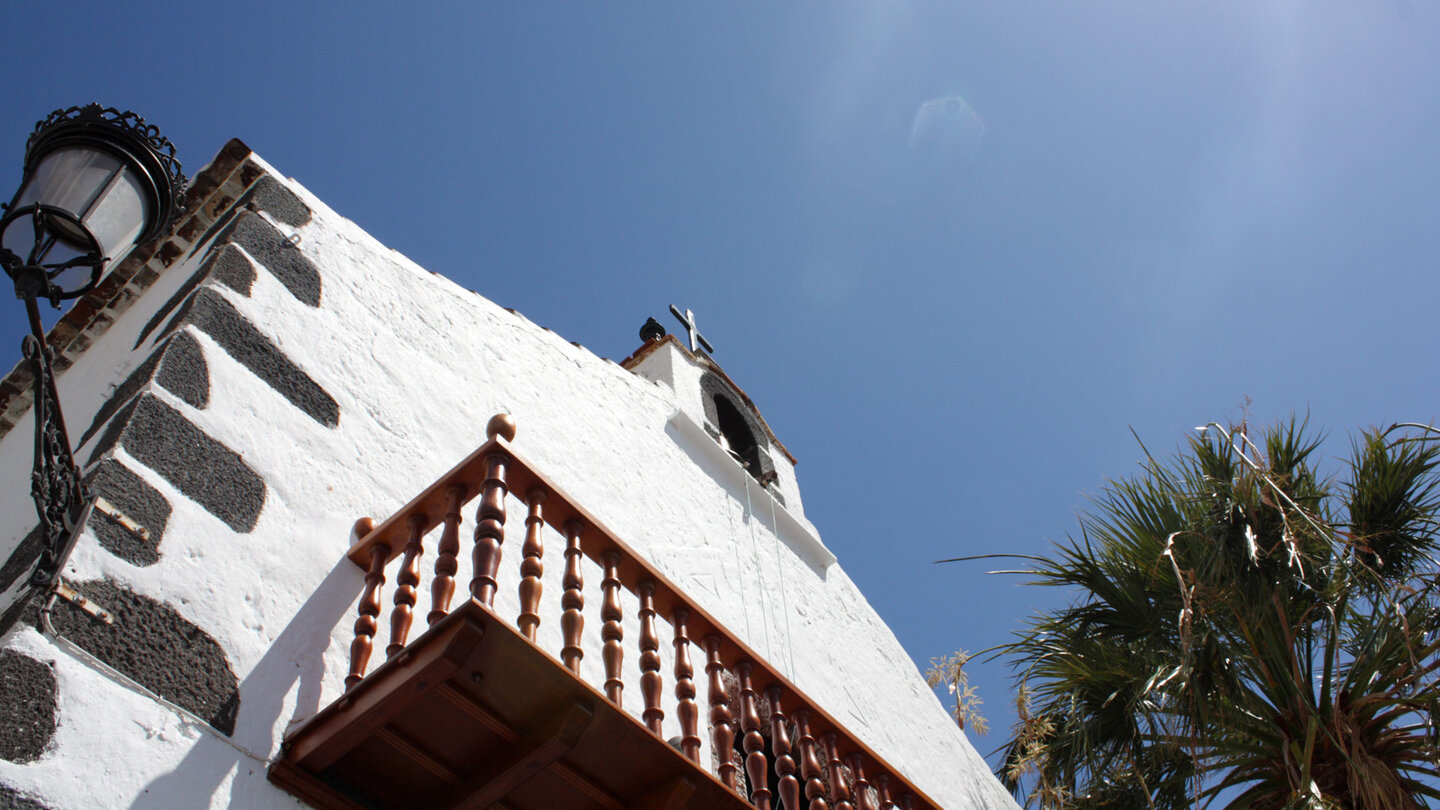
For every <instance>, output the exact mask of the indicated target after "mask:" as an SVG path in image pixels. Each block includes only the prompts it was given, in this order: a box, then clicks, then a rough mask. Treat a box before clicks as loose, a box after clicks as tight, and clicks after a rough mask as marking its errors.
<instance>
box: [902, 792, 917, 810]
mask: <svg viewBox="0 0 1440 810" xmlns="http://www.w3.org/2000/svg"><path fill="white" fill-rule="evenodd" d="M914 802H915V796H914V795H913V794H910V793H906V794H905V795H904V796H901V797H900V810H913V804H914Z"/></svg>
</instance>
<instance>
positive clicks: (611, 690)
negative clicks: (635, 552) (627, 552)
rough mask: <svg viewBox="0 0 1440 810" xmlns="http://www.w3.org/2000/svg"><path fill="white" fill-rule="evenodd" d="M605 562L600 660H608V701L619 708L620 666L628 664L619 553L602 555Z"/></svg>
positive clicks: (606, 692) (601, 586)
mask: <svg viewBox="0 0 1440 810" xmlns="http://www.w3.org/2000/svg"><path fill="white" fill-rule="evenodd" d="M601 559H603V560H604V561H605V578H604V579H602V580H600V594H601V596H600V598H601V601H600V621H601V622H602V624H601V625H600V638H601V639H602V640H603V641H604V642H605V643H604V646H602V647H601V648H600V656H601V657H602V658H604V659H605V697H608V698H610V702H611V703H614V704H615V705H616V706H619V705H620V697H621V693H622V692H623V691H624V689H625V682H624V681H621V680H620V665H621V664H622V663H623V662H624V660H625V647H624V646H622V645H621V643H620V642H621V641H623V640H624V638H625V629H624V628H623V627H621V626H620V618H621V613H620V552H618V551H616V550H615V549H613V548H612V549H610V550H609V551H607V552H605V553H604V554H603V555H601Z"/></svg>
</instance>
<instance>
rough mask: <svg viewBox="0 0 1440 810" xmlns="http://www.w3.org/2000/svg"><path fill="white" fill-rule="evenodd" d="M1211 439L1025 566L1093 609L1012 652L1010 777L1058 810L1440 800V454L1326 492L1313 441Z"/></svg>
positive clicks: (1148, 470) (1048, 623)
mask: <svg viewBox="0 0 1440 810" xmlns="http://www.w3.org/2000/svg"><path fill="white" fill-rule="evenodd" d="M1198 430H1199V432H1198V433H1197V434H1196V435H1195V436H1193V437H1192V438H1191V440H1190V441H1189V442H1188V445H1187V446H1186V447H1185V449H1184V450H1183V451H1182V452H1181V453H1179V454H1177V455H1176V456H1175V457H1174V458H1172V459H1170V460H1169V461H1167V462H1160V461H1157V460H1155V459H1154V458H1153V457H1151V456H1150V455H1149V453H1148V452H1146V461H1145V462H1144V464H1143V465H1142V471H1141V472H1140V473H1139V474H1138V475H1136V476H1134V477H1132V478H1129V479H1125V480H1120V481H1116V482H1111V483H1110V484H1108V485H1107V486H1106V488H1105V490H1104V492H1103V493H1102V494H1101V495H1100V496H1099V497H1098V498H1097V499H1096V500H1095V503H1094V507H1093V508H1092V509H1091V510H1090V511H1089V512H1088V513H1086V514H1083V515H1082V516H1081V518H1080V532H1079V537H1078V538H1075V537H1071V538H1068V539H1067V540H1066V541H1065V542H1064V543H1059V544H1057V547H1056V548H1055V550H1054V551H1053V553H1052V554H1050V555H1049V556H1046V557H1035V558H1027V559H1028V560H1029V564H1028V565H1027V566H1026V570H1027V572H1028V573H1029V574H1030V575H1032V577H1033V584H1037V585H1046V586H1053V587H1061V588H1067V589H1071V590H1072V591H1073V592H1074V594H1075V596H1074V599H1073V601H1072V602H1071V603H1070V605H1069V606H1067V607H1065V608H1062V609H1058V610H1050V611H1044V612H1041V613H1039V614H1038V615H1036V616H1034V617H1032V618H1031V619H1030V620H1029V622H1028V624H1027V626H1026V628H1025V629H1024V630H1023V631H1022V632H1021V633H1020V634H1019V636H1018V638H1017V640H1016V641H1014V642H1013V643H1011V644H1008V645H1006V647H1005V648H1004V649H1003V651H1002V652H1003V654H1006V655H1008V656H1009V657H1010V661H1011V664H1012V665H1013V666H1014V667H1015V668H1016V671H1017V680H1018V682H1019V687H1020V690H1019V691H1020V699H1019V716H1020V722H1019V724H1018V725H1017V727H1016V729H1015V732H1014V734H1013V735H1012V736H1011V739H1010V740H1009V741H1008V742H1007V743H1006V744H1005V745H1004V746H1003V747H1002V750H1003V751H1004V762H1003V764H1002V766H1001V768H1000V771H999V776H1000V777H1001V778H1002V779H1003V780H1004V781H1005V782H1006V784H1007V785H1008V786H1009V787H1010V788H1011V790H1012V791H1014V792H1015V793H1016V795H1017V797H1023V798H1024V799H1025V800H1026V801H1027V802H1028V803H1029V804H1031V805H1038V806H1040V807H1043V808H1101V807H1114V808H1147V807H1148V808H1180V807H1187V808H1188V807H1204V806H1209V805H1211V804H1219V805H1224V806H1228V807H1236V808H1257V809H1259V810H1269V808H1411V807H1423V806H1426V804H1425V803H1426V800H1427V799H1440V765H1437V753H1440V749H1437V742H1440V740H1437V726H1436V724H1435V720H1436V713H1437V709H1440V677H1437V668H1440V654H1437V653H1440V601H1437V588H1436V578H1437V574H1440V564H1437V562H1436V555H1435V552H1436V547H1437V542H1440V535H1437V525H1440V524H1437V522H1436V521H1437V519H1440V489H1437V484H1440V479H1437V463H1440V441H1436V439H1440V433H1437V432H1435V431H1432V430H1430V429H1429V428H1426V427H1424V426H1418V425H1404V426H1394V427H1391V428H1389V429H1386V430H1379V431H1370V432H1367V433H1364V434H1363V435H1362V436H1361V437H1360V438H1359V439H1358V440H1356V441H1355V442H1353V444H1352V447H1351V453H1350V457H1349V459H1348V460H1347V461H1346V462H1345V463H1344V464H1343V466H1342V469H1341V470H1340V472H1339V474H1338V475H1337V476H1336V477H1335V478H1325V477H1321V476H1320V475H1319V474H1318V473H1317V471H1316V463H1315V462H1314V460H1313V459H1314V458H1315V457H1317V453H1316V450H1317V447H1318V446H1319V441H1318V440H1317V439H1314V438H1311V437H1310V436H1308V435H1307V432H1306V429H1305V424H1304V423H1303V422H1299V421H1297V420H1294V419H1292V420H1290V421H1289V422H1288V423H1282V424H1280V425H1277V426H1275V427H1273V428H1270V429H1268V430H1266V431H1263V435H1261V436H1259V437H1258V438H1256V439H1252V437H1251V435H1250V433H1249V431H1248V429H1247V428H1246V426H1245V425H1244V424H1241V425H1240V426H1237V427H1222V426H1220V425H1209V426H1206V427H1204V428H1200V429H1198ZM1142 447H1143V446H1142Z"/></svg>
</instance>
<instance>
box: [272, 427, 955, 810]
mask: <svg viewBox="0 0 1440 810" xmlns="http://www.w3.org/2000/svg"><path fill="white" fill-rule="evenodd" d="M488 433H489V436H490V439H489V441H487V442H486V443H485V444H484V445H482V446H481V447H480V448H479V449H478V450H476V451H475V452H474V453H472V454H471V455H470V456H469V457H468V458H466V459H465V460H464V461H462V462H461V463H460V464H459V465H457V466H456V467H455V468H454V469H452V470H450V472H448V473H447V474H446V475H445V476H444V477H443V478H441V479H440V480H439V481H436V482H435V483H434V484H432V485H431V486H430V487H429V488H427V489H426V490H425V491H424V492H423V493H421V494H420V495H419V496H418V497H416V498H415V499H414V500H413V501H411V502H410V503H409V504H407V505H406V506H405V507H404V508H403V509H401V510H400V511H399V512H397V513H396V514H395V515H393V516H391V517H390V518H388V519H387V520H385V521H384V522H383V523H381V524H380V525H379V526H373V525H372V523H371V522H370V521H369V520H368V519H365V520H362V521H360V522H357V524H356V534H357V537H358V538H359V542H357V543H356V544H355V545H354V546H353V547H352V549H351V551H350V555H349V556H350V558H351V560H353V561H354V562H355V563H356V564H357V565H360V566H361V567H362V568H363V569H364V570H365V571H366V577H365V582H366V587H365V592H364V594H363V595H362V597H361V599H360V606H359V611H358V612H359V616H358V618H357V620H356V622H355V640H354V642H353V644H352V645H351V665H350V673H349V676H348V677H347V678H346V692H345V694H344V695H343V696H341V697H340V698H339V699H338V700H336V701H335V702H334V703H332V704H331V705H330V706H328V707H326V708H325V709H324V710H322V711H321V712H320V713H319V714H317V715H316V716H315V717H313V718H311V719H310V720H309V721H308V722H307V723H305V724H304V725H303V726H301V727H299V728H298V729H296V730H295V731H293V732H292V733H291V734H289V735H287V737H286V739H285V743H284V746H283V748H282V752H281V756H280V758H279V760H277V761H276V763H275V764H274V765H273V766H272V767H271V769H270V779H271V781H273V782H275V783H276V784H277V785H280V786H281V787H283V788H285V789H286V790H288V791H289V792H291V793H292V794H294V795H295V796H297V797H299V798H300V799H302V800H304V801H306V802H308V803H309V804H311V805H312V806H314V807H317V808H327V809H328V808H336V809H337V810H338V809H340V808H344V809H345V810H356V809H357V808H371V809H372V810H375V809H378V808H404V809H405V810H411V809H412V808H414V809H417V810H429V809H431V808H433V809H434V810H451V809H452V808H488V807H500V808H512V810H532V809H533V810H571V809H572V808H573V809H574V810H587V809H588V808H606V809H607V810H610V809H614V810H618V809H619V808H654V809H656V810H660V809H662V808H663V809H664V810H709V809H710V808H716V809H717V810H718V809H719V808H737V810H743V809H744V808H749V807H756V808H761V809H762V810H769V808H772V807H774V808H784V810H802V808H805V810H889V808H903V810H934V808H936V807H937V806H936V805H935V803H934V802H933V801H931V800H929V799H928V798H927V797H925V796H924V794H923V793H921V792H920V791H919V790H918V789H917V788H915V787H914V786H913V785H912V784H910V783H909V782H908V781H906V780H905V779H904V778H903V777H902V776H900V775H899V773H898V772H897V771H896V770H895V769H894V768H892V767H891V766H890V765H889V764H888V763H886V762H884V761H883V760H881V759H880V758H879V757H878V756H877V755H876V754H875V753H874V752H873V751H871V750H870V749H869V748H868V747H867V746H866V745H865V744H864V743H863V742H861V741H860V740H858V739H856V738H855V737H854V735H852V734H850V733H849V732H848V731H847V730H846V729H845V728H844V727H843V726H841V725H840V724H839V722H838V721H836V720H835V719H834V718H833V717H832V716H830V715H829V714H827V713H826V712H825V711H824V710H823V709H822V708H821V707H819V706H818V705H817V704H816V703H815V702H814V701H813V700H811V699H810V698H809V697H807V696H806V695H804V694H803V693H802V692H800V690H799V689H797V688H796V687H795V686H794V685H793V684H791V683H790V682H789V681H788V680H787V679H786V678H784V677H783V676H782V675H780V674H779V673H778V672H777V671H776V670H775V669H774V668H773V667H771V666H770V665H769V664H768V663H767V662H765V661H764V660H763V659H762V658H760V656H758V655H756V654H755V653H754V651H752V650H751V649H750V648H748V647H747V646H746V645H745V644H744V643H743V642H741V641H740V640H739V639H738V638H737V637H736V636H735V635H734V634H732V633H730V632H729V631H728V630H726V629H725V628H724V627H722V626H721V625H720V624H719V623H718V622H717V621H715V620H714V619H713V618H712V617H711V616H710V615H709V614H707V613H706V612H705V611H704V610H702V609H701V608H699V607H698V606H696V605H695V604H694V603H693V602H692V601H691V600H689V599H688V598H687V597H686V596H685V595H684V594H683V593H681V592H680V591H679V589H678V588H676V587H675V586H674V585H673V584H672V583H670V582H669V581H668V580H667V579H666V578H665V577H664V576H662V575H660V574H659V573H658V572H657V571H655V570H654V569H653V568H651V567H650V565H649V564H648V563H646V561H645V560H643V559H642V558H640V557H639V556H637V555H636V554H634V553H633V552H632V551H631V550H630V548H629V547H628V546H626V545H625V544H624V543H623V542H622V541H621V540H620V539H619V538H617V537H616V536H615V535H614V534H613V533H612V532H610V531H609V530H608V529H606V528H605V527H604V526H602V525H601V524H600V523H599V522H598V521H596V520H595V519H594V518H593V517H592V516H591V515H590V514H589V513H588V512H586V511H585V510H584V509H583V508H581V507H580V506H579V505H578V504H576V503H575V502H574V501H573V500H572V499H571V498H569V497H568V496H567V495H566V494H565V493H563V492H561V491H560V490H559V489H558V488H556V487H555V486H554V485H553V484H552V483H550V482H549V481H548V480H547V479H546V478H545V477H544V476H543V475H541V474H540V473H539V472H538V471H536V470H535V468H534V467H533V466H531V465H530V464H528V463H526V462H525V461H524V460H523V459H522V458H521V457H520V456H519V455H518V454H517V453H516V452H515V450H514V449H513V448H512V447H511V446H510V441H512V440H513V439H514V435H515V428H514V423H513V422H512V421H510V420H509V417H504V416H497V417H496V418H494V419H492V420H491V422H490V425H489V429H488ZM511 493H513V494H514V495H515V496H518V499H519V501H520V502H521V503H522V504H524V505H525V507H526V510H527V514H526V518H525V540H524V545H523V547H522V548H521V550H520V565H519V581H518V583H517V588H518V593H519V604H520V611H519V616H518V618H517V619H516V621H515V623H514V624H511V623H510V622H509V621H506V620H504V619H502V618H501V617H500V616H499V615H497V614H496V613H495V610H494V602H495V594H496V590H497V587H498V584H499V583H498V581H497V572H498V571H499V567H500V562H501V548H502V543H503V541H504V537H505V520H506V514H505V512H506V500H507V495H510V494H511ZM477 497H478V500H479V506H478V508H477V512H476V522H475V528H474V537H475V542H474V547H473V552H472V555H471V558H472V562H471V568H472V578H471V581H470V595H469V598H468V599H465V600H463V601H462V602H461V603H460V604H459V605H458V606H456V607H455V608H454V609H453V610H452V609H451V604H450V603H451V601H452V596H453V593H454V589H455V575H456V573H457V571H458V569H459V559H458V556H459V549H460V542H459V540H460V523H461V517H460V515H461V511H462V509H463V508H464V506H465V504H466V503H467V502H469V501H470V500H472V499H475V498H477ZM547 526H548V527H550V529H551V530H553V531H549V532H547V531H546V527H547ZM437 528H439V529H440V532H439V534H440V537H439V542H438V544H437V545H438V549H437V551H438V554H437V559H436V561H435V565H434V571H435V573H434V576H433V577H432V578H431V581H430V588H429V590H430V603H431V604H430V607H431V609H430V611H429V613H428V614H427V616H426V620H427V622H428V624H429V627H428V629H426V630H425V631H424V632H423V633H420V634H419V635H418V637H416V638H414V639H411V638H410V637H409V636H410V628H411V625H412V623H413V620H414V615H415V611H416V605H417V599H418V595H419V593H418V590H417V589H418V587H419V586H420V570H419V560H420V558H421V557H422V555H423V554H424V539H425V537H426V535H428V534H429V533H430V532H431V531H432V530H434V529H437ZM555 532H558V533H559V534H558V535H556V534H555ZM547 534H548V535H550V536H551V537H552V540H553V539H554V538H556V537H561V538H563V540H564V544H565V549H564V576H563V579H562V583H563V585H562V588H563V590H562V593H561V595H560V600H559V602H560V608H561V610H560V616H559V622H558V625H559V627H560V628H561V633H560V635H561V638H562V643H561V645H560V649H559V650H558V652H559V655H558V657H557V656H555V655H552V654H551V653H549V652H546V651H545V650H544V649H542V648H541V646H539V645H538V644H537V643H536V639H537V636H538V633H537V629H538V628H539V627H540V624H541V621H542V619H541V612H542V611H541V607H540V605H541V592H542V590H543V587H542V577H543V573H544V559H545V538H546V536H547ZM396 560H398V563H397V565H396V566H395V569H396V570H395V573H394V579H395V583H396V586H397V587H396V588H395V592H394V594H393V598H392V600H391V601H392V603H393V608H392V610H391V612H390V617H389V618H390V621H389V626H390V642H389V644H388V645H387V646H386V648H385V657H386V660H385V662H384V663H383V664H381V665H380V666H378V667H377V668H376V669H375V670H374V671H373V672H370V673H368V674H367V673H366V670H367V666H368V663H369V659H370V657H371V652H372V649H373V647H374V643H375V641H374V640H375V636H376V634H377V631H378V630H379V627H380V617H381V614H382V590H383V586H384V584H385V582H386V576H385V574H386V567H387V565H388V564H389V563H391V562H392V561H396ZM587 561H591V562H587ZM592 562H593V565H592V564H591V563H592ZM582 563H584V564H582ZM587 566H589V567H594V568H596V570H598V571H599V572H601V574H602V580H601V589H600V590H601V593H602V598H601V600H600V602H601V604H600V605H599V611H598V612H599V619H600V622H599V631H600V632H599V637H600V639H601V640H602V644H601V658H602V659H603V663H604V667H603V669H604V679H603V682H600V683H597V684H591V683H588V682H587V681H585V680H584V679H583V678H582V677H581V672H582V669H581V665H580V664H581V660H582V659H583V657H584V646H583V644H582V636H583V635H584V632H585V623H586V615H585V612H584V602H585V600H584V591H583V589H584V581H583V580H584V574H585V571H586V570H587ZM622 592H623V594H622ZM622 597H623V598H622ZM627 602H628V603H629V604H632V605H638V619H639V622H638V623H639V628H640V632H639V639H638V644H637V645H636V647H637V648H638V653H639V659H638V661H639V664H640V666H639V670H640V677H639V683H638V684H630V685H629V686H632V687H638V691H639V693H640V698H641V703H642V704H643V705H642V708H641V711H640V712H639V713H638V716H637V715H636V714H632V713H630V712H628V711H626V710H625V708H624V705H623V703H624V702H623V700H622V697H623V695H624V694H625V689H626V687H627V684H626V683H625V682H624V681H623V679H622V672H623V670H624V667H623V666H622V664H623V661H624V656H625V651H626V650H625V638H624V624H623V621H622V620H623V619H624V616H623V614H622V608H623V605H624V604H626V603H627ZM662 625H663V626H664V627H666V628H667V630H668V632H669V634H670V635H671V636H672V639H671V640H670V642H669V643H668V644H667V645H666V646H668V647H670V648H671V649H672V650H673V652H671V653H670V656H669V657H670V665H669V666H668V667H666V669H667V670H668V674H669V676H670V677H669V680H670V682H671V692H672V697H671V698H670V699H668V700H666V699H665V698H664V692H665V691H666V690H665V689H664V681H665V680H666V675H665V674H662V671H661V670H662V658H661V655H660V647H661V642H660V635H659V629H660V627H661V626H662ZM592 632H593V630H592ZM692 656H693V657H694V658H695V659H696V660H698V661H700V663H701V665H702V666H703V668H704V675H705V676H707V680H708V690H707V691H708V694H707V696H706V699H705V703H706V704H707V711H706V712H705V715H706V718H707V719H708V723H707V724H706V725H707V728H705V729H704V732H705V738H706V742H705V743H704V744H702V739H701V733H702V729H701V722H700V715H701V709H700V704H699V702H698V701H697V700H696V696H697V687H696V683H695V680H694V676H695V670H694V665H692V663H691V659H692ZM667 712H668V715H667ZM667 716H669V717H670V718H671V726H672V727H678V729H679V732H680V733H679V734H678V735H675V737H674V738H673V739H672V740H671V741H668V742H667V741H666V740H665V739H664V737H663V736H662V729H663V728H664V726H665V718H666V717H667Z"/></svg>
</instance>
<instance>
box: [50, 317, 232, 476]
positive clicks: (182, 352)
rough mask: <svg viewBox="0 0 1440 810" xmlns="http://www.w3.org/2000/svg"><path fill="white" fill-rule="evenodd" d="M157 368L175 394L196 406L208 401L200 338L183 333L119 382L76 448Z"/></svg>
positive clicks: (207, 373) (162, 381)
mask: <svg viewBox="0 0 1440 810" xmlns="http://www.w3.org/2000/svg"><path fill="white" fill-rule="evenodd" d="M157 367H158V368H159V377H158V381H159V383H160V384H161V385H163V386H165V387H166V388H167V389H169V390H170V391H171V392H172V393H174V394H175V395H176V396H178V397H180V398H181V399H183V400H185V401H186V402H188V403H190V404H191V405H193V406H195V407H196V408H204V407H205V406H206V405H207V404H209V402H210V368H209V366H207V365H205V354H204V352H203V350H201V348H200V343H199V341H197V340H195V338H194V337H192V336H191V335H188V334H185V333H183V332H182V333H180V334H178V335H176V336H175V337H173V338H171V339H170V340H169V341H167V342H166V343H165V344H164V345H162V346H161V347H160V348H158V349H156V350H155V351H154V352H153V353H151V355H150V357H148V358H147V359H146V360H145V362H144V363H141V364H140V367H139V368H137V369H135V371H134V372H132V373H131V374H130V376H129V377H126V378H125V382H122V383H120V385H119V386H118V387H117V388H116V389H115V393H113V394H111V395H110V399H108V400H106V401H105V404H104V405H101V406H100V410H99V411H96V413H95V418H94V419H92V420H90V426H89V427H88V428H86V429H85V433H84V434H83V435H81V437H80V442H79V444H77V445H76V447H80V446H82V445H84V444H85V443H86V442H88V441H90V437H91V436H94V435H95V432H96V431H98V430H99V429H100V428H101V427H103V426H104V424H105V423H106V422H107V421H109V420H110V417H112V416H114V415H115V412H116V411H118V410H119V409H120V408H121V407H122V406H124V405H125V404H127V403H128V402H130V400H131V399H132V398H134V396H135V395H136V394H137V393H139V392H140V389H141V388H143V387H145V383H147V382H149V381H150V379H151V378H152V377H156V369H157Z"/></svg>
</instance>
